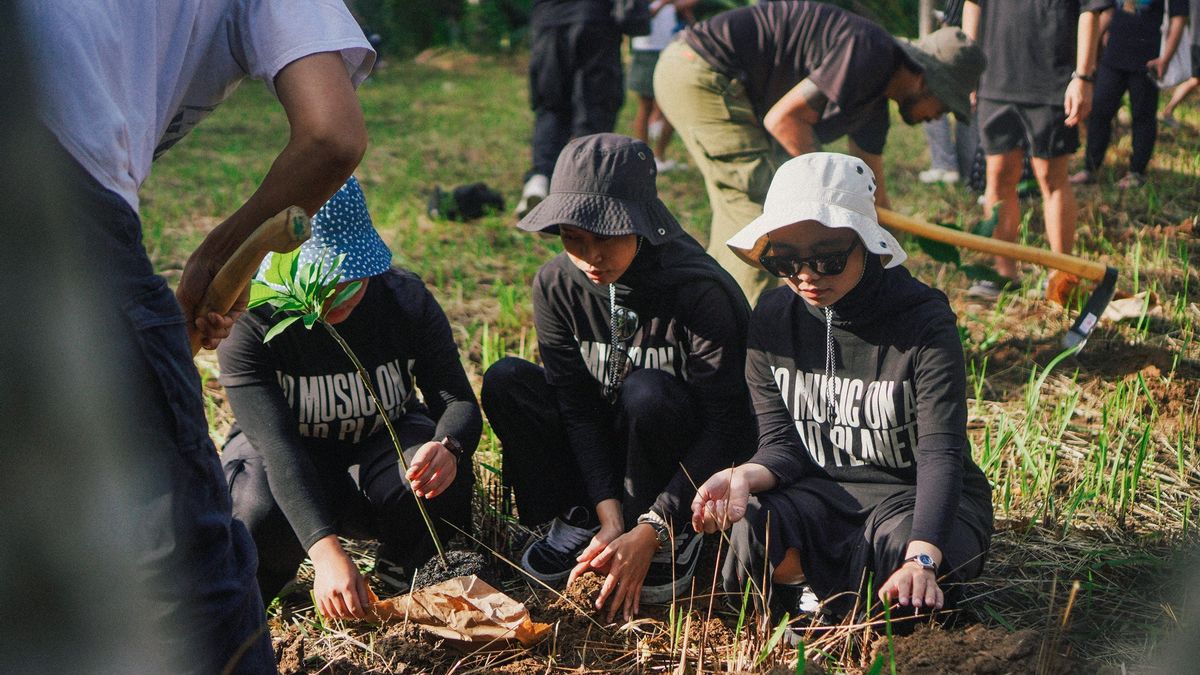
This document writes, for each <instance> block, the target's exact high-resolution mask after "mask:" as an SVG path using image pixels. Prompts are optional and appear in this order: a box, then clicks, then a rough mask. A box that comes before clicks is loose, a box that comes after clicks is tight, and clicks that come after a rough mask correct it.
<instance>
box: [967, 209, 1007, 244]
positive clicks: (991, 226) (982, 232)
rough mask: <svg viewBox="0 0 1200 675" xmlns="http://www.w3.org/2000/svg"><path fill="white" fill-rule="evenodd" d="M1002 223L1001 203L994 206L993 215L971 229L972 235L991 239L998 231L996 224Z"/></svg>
mask: <svg viewBox="0 0 1200 675" xmlns="http://www.w3.org/2000/svg"><path fill="white" fill-rule="evenodd" d="M998 222H1000V202H996V203H995V204H993V205H992V215H990V216H988V217H987V218H984V219H983V220H981V221H979V222H978V223H975V225H974V227H972V228H971V230H970V231H971V234H977V235H979V236H981V237H990V236H992V233H993V232H995V231H996V223H998Z"/></svg>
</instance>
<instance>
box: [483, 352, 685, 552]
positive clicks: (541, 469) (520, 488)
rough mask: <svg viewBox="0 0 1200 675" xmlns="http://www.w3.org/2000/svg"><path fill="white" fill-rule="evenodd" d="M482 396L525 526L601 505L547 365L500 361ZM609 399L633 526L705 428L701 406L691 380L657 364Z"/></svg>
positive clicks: (625, 505) (615, 462)
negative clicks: (589, 487) (571, 439)
mask: <svg viewBox="0 0 1200 675" xmlns="http://www.w3.org/2000/svg"><path fill="white" fill-rule="evenodd" d="M480 402H481V404H482V405H483V410H484V412H485V413H487V417H488V421H489V423H491V425H492V429H493V430H494V431H495V432H496V436H497V437H498V438H499V439H500V443H501V445H502V448H503V458H504V483H505V485H507V486H509V487H511V488H512V489H513V493H514V495H515V497H516V502H517V513H518V516H519V519H520V522H521V524H523V525H526V526H533V525H539V524H541V523H544V522H546V521H549V520H550V519H552V518H554V517H555V516H557V515H559V514H560V513H562V512H563V511H566V510H567V509H569V508H571V507H572V506H586V507H588V508H593V507H594V506H595V505H594V504H591V503H588V502H589V500H588V497H587V491H586V490H585V488H584V483H583V477H582V476H581V475H580V470H579V465H578V464H577V463H576V461H575V458H574V457H573V456H572V454H571V450H570V445H569V444H568V442H567V436H566V432H565V431H564V429H563V424H562V418H561V416H560V414H559V409H558V403H557V399H556V397H555V395H554V390H553V389H552V388H551V387H550V385H549V384H548V383H547V382H546V376H545V372H544V371H543V370H542V368H541V367H540V366H537V365H535V364H533V363H530V362H528V361H524V360H522V359H517V358H513V357H508V358H504V359H501V360H500V361H497V362H496V363H495V364H494V365H493V366H492V367H491V368H488V370H487V372H486V373H485V374H484V376H483V391H482V393H481V395H480ZM604 405H605V409H604V410H603V412H602V414H603V415H604V416H605V418H606V420H607V421H608V423H609V428H610V429H611V430H612V434H613V439H614V440H615V441H616V443H615V445H616V446H617V447H618V448H621V451H620V452H619V453H618V454H615V455H614V456H613V457H611V458H609V459H610V461H611V465H612V467H613V470H614V471H615V472H617V475H620V476H623V477H624V480H623V490H622V495H621V496H620V499H621V506H622V512H623V514H624V516H625V528H626V529H629V528H632V527H633V526H634V524H636V520H637V517H638V516H639V515H641V514H643V513H645V512H646V511H647V510H649V509H650V506H651V505H653V504H654V502H655V500H656V499H657V498H658V495H659V493H660V492H661V491H662V489H663V488H664V487H666V485H667V482H668V481H669V480H670V479H671V477H672V476H674V475H675V472H676V471H678V470H679V460H680V459H681V458H682V457H683V454H684V452H685V451H686V450H687V448H688V447H689V446H690V445H691V444H692V442H693V441H694V440H695V434H694V433H688V430H689V429H696V428H698V426H699V425H698V423H697V417H696V410H695V406H694V404H693V403H692V401H691V398H690V395H689V393H688V390H687V387H686V386H685V385H684V384H683V382H681V381H679V380H678V379H676V378H675V377H674V376H673V375H670V374H668V373H665V372H663V371H661V370H651V369H642V370H636V371H634V372H633V373H631V374H630V375H629V376H628V377H626V378H625V380H624V383H623V384H622V385H621V394H620V396H619V397H618V398H617V401H616V403H615V404H613V405H612V406H608V405H607V404H604ZM701 480H703V479H701ZM675 525H676V527H677V528H681V527H683V526H685V525H687V523H676V524H675Z"/></svg>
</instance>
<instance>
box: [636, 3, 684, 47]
mask: <svg viewBox="0 0 1200 675" xmlns="http://www.w3.org/2000/svg"><path fill="white" fill-rule="evenodd" d="M678 23H679V21H678V19H676V18H675V5H672V4H671V3H669V2H668V3H667V4H666V5H664V6H663V8H662V9H660V10H658V14H655V15H654V16H653V17H652V18H651V19H650V34H649V35H638V36H637V37H635V38H633V42H632V44H631V47H632V48H633V49H635V50H637V51H639V52H661V51H662V50H664V49H666V48H667V45H669V44H671V38H672V37H673V36H674V35H675V26H676V25H677V24H678Z"/></svg>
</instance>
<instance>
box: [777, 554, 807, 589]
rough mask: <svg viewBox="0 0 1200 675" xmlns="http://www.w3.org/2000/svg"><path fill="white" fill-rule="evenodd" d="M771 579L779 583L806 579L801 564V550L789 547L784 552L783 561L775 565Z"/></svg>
mask: <svg viewBox="0 0 1200 675" xmlns="http://www.w3.org/2000/svg"><path fill="white" fill-rule="evenodd" d="M771 581H774V582H775V583H777V584H798V583H801V582H803V581H804V568H803V567H801V566H800V551H798V550H796V549H794V548H789V549H788V550H787V553H784V554H783V562H781V563H779V565H778V566H776V567H775V573H774V574H773V575H771Z"/></svg>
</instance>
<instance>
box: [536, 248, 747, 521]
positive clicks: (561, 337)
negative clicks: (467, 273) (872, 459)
mask: <svg viewBox="0 0 1200 675" xmlns="http://www.w3.org/2000/svg"><path fill="white" fill-rule="evenodd" d="M617 303H618V304H619V305H621V306H623V307H628V308H631V309H633V310H634V311H636V312H637V314H638V317H639V328H638V330H637V331H636V332H635V333H634V335H633V337H632V338H631V339H630V340H629V342H628V344H629V355H630V358H631V361H632V367H633V368H634V369H638V368H658V369H661V370H664V371H667V372H669V373H671V374H672V375H675V376H676V377H679V378H680V379H682V380H683V381H684V382H685V383H686V384H687V387H688V388H689V390H690V391H691V392H692V394H693V400H694V401H696V403H697V406H698V411H697V412H698V417H699V419H701V420H702V429H700V430H699V433H697V434H696V441H695V442H694V443H693V445H692V446H691V447H690V448H689V450H688V451H687V452H686V453H685V454H684V458H683V460H682V462H681V464H682V467H681V468H680V469H679V470H678V471H677V472H676V474H675V475H674V477H672V478H671V480H670V481H669V482H668V484H667V485H666V487H664V488H663V490H662V492H661V494H660V495H659V497H658V498H657V499H656V501H655V505H654V508H655V509H656V510H657V511H658V512H659V513H660V515H663V516H666V517H672V518H675V519H676V522H682V520H680V519H683V520H688V519H690V511H689V509H690V506H691V499H692V496H693V495H694V494H695V487H694V485H693V482H695V483H697V484H698V483H699V482H703V481H704V480H705V479H706V478H707V477H708V476H710V475H712V474H713V473H714V472H715V471H717V470H719V469H722V468H728V467H729V466H732V465H733V464H736V463H738V462H740V461H742V460H743V459H744V458H745V457H746V456H748V454H749V452H750V451H751V450H752V449H753V428H754V420H753V418H752V415H751V412H750V406H749V402H748V399H747V392H746V383H745V379H744V375H743V370H744V363H745V330H746V321H747V319H748V312H749V310H748V307H747V306H746V301H745V299H744V297H743V296H742V295H741V292H740V291H739V290H737V287H736V285H734V284H733V282H732V279H729V278H728V274H727V273H726V272H725V271H724V270H721V269H720V267H719V266H717V264H716V263H715V262H714V261H712V259H711V258H708V256H707V255H704V253H703V250H702V249H701V248H700V246H699V244H696V243H695V241H694V240H692V239H691V238H690V237H682V238H680V239H677V240H674V241H672V242H669V243H668V244H666V245H664V246H644V247H643V250H642V251H641V252H640V253H639V254H638V256H637V258H635V260H634V264H633V265H632V266H631V267H630V269H629V271H627V272H626V273H625V274H624V275H623V276H622V278H621V280H619V281H618V282H617ZM533 309H534V320H535V323H536V325H537V331H538V348H539V351H540V353H541V357H542V362H543V364H544V366H545V369H546V378H547V380H548V381H549V383H550V385H551V386H552V387H554V390H555V393H556V394H557V397H558V406H559V411H560V414H561V415H562V419H563V424H564V427H565V430H566V434H567V440H568V443H569V445H570V452H571V455H572V456H573V457H574V459H575V460H576V461H577V462H578V464H579V467H580V470H581V473H582V475H583V479H584V484H585V488H586V490H587V493H588V497H589V499H590V500H591V502H592V503H593V504H598V503H600V502H601V501H604V500H606V499H610V498H619V497H620V495H621V493H622V479H623V477H622V476H621V475H619V474H618V472H617V471H615V470H614V468H613V461H612V458H613V457H617V456H624V453H623V451H621V450H619V449H618V448H617V446H616V441H615V440H614V439H613V437H612V433H611V430H610V429H609V427H608V425H607V423H606V421H605V420H606V416H605V413H604V409H605V407H606V406H607V405H608V404H607V403H606V402H605V400H604V398H603V395H602V391H603V387H604V383H605V382H606V379H607V377H608V373H607V370H606V368H605V364H606V362H607V361H606V359H607V355H608V350H609V342H610V326H609V317H610V308H609V297H608V286H597V285H596V284H593V283H592V282H591V281H589V280H588V279H587V277H586V276H585V275H584V274H583V273H582V272H580V271H579V270H578V269H577V268H575V266H574V265H573V264H572V263H571V262H570V260H569V259H568V258H567V256H566V255H565V254H560V255H559V256H557V257H555V258H554V259H552V260H551V261H550V262H548V263H546V264H545V265H544V266H543V267H542V268H541V270H539V271H538V274H537V277H536V278H535V279H534V283H533Z"/></svg>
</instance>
